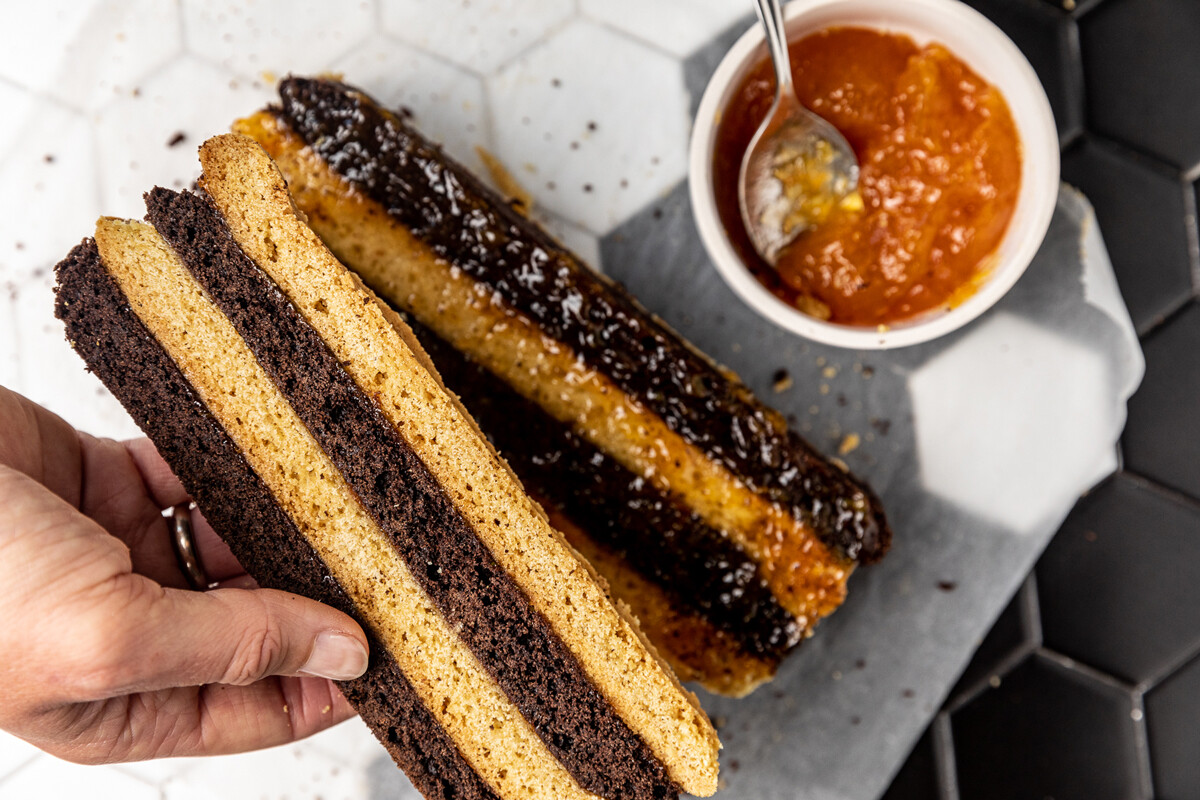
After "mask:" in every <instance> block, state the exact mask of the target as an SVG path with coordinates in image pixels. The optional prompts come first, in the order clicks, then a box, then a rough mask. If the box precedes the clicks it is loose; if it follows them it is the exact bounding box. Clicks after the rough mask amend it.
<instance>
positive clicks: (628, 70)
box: [487, 21, 688, 234]
mask: <svg viewBox="0 0 1200 800" xmlns="http://www.w3.org/2000/svg"><path fill="white" fill-rule="evenodd" d="M581 53H603V54H604V64H605V66H604V68H603V69H597V68H596V64H595V62H594V61H593V60H591V59H588V58H582V57H581V56H580V54H581ZM487 87H488V94H489V102H490V106H491V109H492V123H493V124H492V136H493V140H494V142H495V146H496V154H497V155H498V156H499V157H500V159H501V160H502V161H503V162H504V163H505V164H507V165H508V166H509V167H510V169H512V170H513V172H514V174H515V175H516V176H517V178H518V180H520V181H521V182H522V183H524V184H525V185H526V187H527V188H528V189H529V191H530V192H531V193H532V194H533V196H534V198H535V199H536V201H537V202H538V203H539V204H540V205H542V206H543V207H544V208H547V209H549V210H551V211H553V212H554V213H555V214H558V215H560V216H562V217H564V218H566V219H567V220H569V221H571V222H574V223H576V224H578V225H581V226H583V227H584V228H587V229H588V230H591V231H594V232H595V233H600V234H603V233H605V232H606V231H608V230H609V229H611V228H612V227H613V226H615V225H617V224H618V223H620V222H621V221H622V220H624V219H625V218H627V217H628V216H630V215H631V214H632V213H633V212H635V211H637V210H638V209H640V208H642V207H643V206H644V205H646V204H647V203H649V202H650V201H651V200H653V199H655V198H657V197H660V196H662V195H663V194H664V193H665V192H666V191H668V190H669V189H670V188H671V186H673V185H674V184H675V183H676V182H677V181H679V180H680V179H681V178H682V177H683V176H684V175H685V174H686V171H687V141H688V110H687V92H686V90H685V88H684V83H683V74H682V71H681V67H680V64H679V62H678V61H677V60H676V59H673V58H670V57H668V56H666V55H663V54H662V53H659V52H656V51H654V50H651V49H650V48H648V47H646V46H645V45H642V44H639V43H637V42H635V41H633V40H632V39H629V38H628V37H626V36H623V35H621V34H618V33H615V32H613V31H612V30H610V29H609V28H607V27H605V26H602V25H598V24H596V23H593V22H589V21H576V22H572V23H570V24H569V25H567V26H566V27H564V28H563V29H562V30H560V31H558V32H557V33H555V34H554V35H553V36H551V37H550V38H549V40H548V41H547V42H546V43H545V44H542V45H539V46H537V47H535V48H534V49H532V50H530V51H529V52H528V53H526V54H525V55H523V56H521V57H520V58H518V59H516V60H515V61H513V62H512V63H510V64H508V65H507V66H505V67H504V68H503V69H502V70H500V71H499V72H498V73H497V74H496V75H495V76H493V77H491V78H489V79H488V81H487ZM649 109H653V113H648V110H649Z"/></svg>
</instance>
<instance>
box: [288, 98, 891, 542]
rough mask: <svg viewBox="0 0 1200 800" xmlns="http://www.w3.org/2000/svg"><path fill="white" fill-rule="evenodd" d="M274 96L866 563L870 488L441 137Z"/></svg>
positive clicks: (884, 530) (886, 532)
mask: <svg viewBox="0 0 1200 800" xmlns="http://www.w3.org/2000/svg"><path fill="white" fill-rule="evenodd" d="M280 94H281V97H282V105H281V107H280V108H279V109H277V112H276V113H278V114H279V115H280V116H281V117H282V118H283V119H284V120H285V121H286V123H287V125H288V126H289V127H290V128H291V129H292V130H294V131H295V132H296V133H298V134H299V135H300V136H301V137H302V138H303V139H304V140H305V141H306V142H307V143H308V145H309V146H311V147H312V148H313V149H314V150H315V151H316V152H317V153H319V154H320V155H321V156H322V158H324V159H325V161H326V162H327V163H328V164H329V166H330V167H331V168H332V169H333V170H334V171H336V172H337V173H338V174H340V175H342V176H343V177H344V178H345V179H346V180H347V181H349V182H350V183H351V184H353V185H354V186H356V187H357V188H359V189H360V190H361V191H363V192H364V193H365V194H366V195H368V196H369V197H371V198H372V199H374V200H375V201H376V202H378V203H380V204H381V205H382V206H383V207H384V208H385V209H386V210H387V212H388V213H389V214H390V215H392V216H393V217H394V218H395V219H396V220H398V221H399V222H401V223H402V224H404V225H405V226H406V227H407V228H409V229H410V230H411V231H412V232H413V234H414V235H416V236H417V237H418V238H420V239H421V240H423V241H424V242H425V243H426V244H427V245H428V246H429V247H430V248H431V249H432V250H433V251H434V252H436V253H437V254H438V255H440V256H442V257H444V258H446V259H448V260H449V261H451V262H452V263H453V264H455V266H457V267H459V268H460V269H462V270H463V271H464V272H465V273H466V274H468V275H470V276H471V277H472V278H473V279H474V280H476V281H478V282H480V283H482V284H484V285H486V286H488V287H489V288H490V289H491V290H492V291H494V292H496V293H498V294H499V295H500V296H501V297H502V298H503V299H504V301H505V302H507V303H508V304H510V305H511V306H512V307H513V308H514V309H516V310H517V311H519V312H520V313H522V314H524V315H527V316H528V317H529V318H530V319H533V320H535V321H536V322H537V324H538V325H540V326H542V328H543V329H544V330H545V331H546V332H547V333H548V334H549V335H551V336H553V337H554V338H556V339H558V340H559V341H561V342H563V343H565V344H567V345H568V346H569V347H571V348H572V349H573V350H574V351H575V352H576V353H577V354H578V355H579V357H581V358H582V359H583V360H584V361H585V362H586V363H587V364H588V365H589V366H590V367H591V368H593V369H595V370H597V371H598V372H600V373H602V374H604V375H606V376H607V377H608V378H609V379H611V380H612V381H613V382H614V383H616V384H617V385H618V386H620V387H621V389H622V390H623V391H625V392H627V393H628V394H629V395H631V396H632V397H634V398H636V399H637V400H638V401H640V402H642V403H644V404H645V405H646V406H647V407H648V408H650V409H652V410H653V411H654V412H655V413H656V414H658V415H660V416H661V417H662V419H663V420H664V421H666V423H667V425H668V426H669V427H670V428H671V429H672V430H673V431H676V432H677V433H679V434H680V435H682V436H684V437H685V438H686V439H687V440H688V441H690V442H692V443H693V444H695V445H696V446H698V447H700V448H701V449H703V450H704V451H705V452H706V453H707V454H708V455H709V457H710V458H712V459H714V460H715V461H717V462H718V463H721V464H723V465H724V466H725V467H726V468H728V469H729V470H730V471H731V472H733V473H734V474H736V475H737V476H738V477H739V478H741V479H742V480H743V481H745V482H746V483H747V484H748V485H749V486H751V487H752V488H754V489H755V490H756V491H759V492H761V493H763V494H764V495H765V496H766V497H768V498H770V499H771V500H772V501H774V502H776V503H778V504H780V505H781V506H782V507H783V508H786V509H788V510H789V511H790V512H791V513H793V514H794V515H795V516H796V517H797V518H798V519H802V520H804V521H805V522H807V523H808V524H809V525H811V526H812V528H813V529H814V530H815V531H816V532H817V535H818V536H820V537H821V538H822V540H823V541H825V542H826V544H828V545H829V546H830V547H833V548H836V549H837V550H838V551H839V552H841V553H842V554H844V556H845V557H847V558H849V559H852V560H857V561H860V562H863V563H871V562H873V561H877V560H878V559H879V558H881V557H882V555H883V554H884V553H885V552H886V550H887V547H888V545H889V542H890V537H891V532H890V529H889V528H888V526H887V523H886V520H885V519H884V517H883V514H882V511H881V510H880V507H879V504H878V501H877V500H876V499H875V498H874V496H873V495H872V494H871V493H870V490H869V489H867V488H866V487H865V486H863V485H861V484H859V483H858V482H857V481H855V480H854V479H853V478H852V477H850V476H849V475H847V474H846V473H843V472H842V471H841V470H839V469H837V468H836V467H834V466H832V465H831V464H829V463H828V462H826V461H824V460H823V459H822V458H821V457H820V456H819V455H818V454H817V453H816V452H815V451H813V450H812V449H811V448H810V447H809V446H808V444H807V443H806V442H804V441H803V439H801V438H800V437H799V436H798V435H797V434H795V433H794V432H791V431H789V430H788V429H787V428H786V425H785V424H784V423H783V421H782V420H781V419H780V418H779V416H778V415H777V414H776V413H774V412H772V411H770V410H769V409H767V408H766V407H765V406H763V405H762V404H761V403H760V402H759V401H757V400H756V399H755V398H754V397H753V396H752V395H751V394H750V392H749V391H748V390H747V389H746V388H745V387H744V386H743V385H742V384H740V383H739V382H737V381H736V380H732V379H730V378H729V377H727V376H726V375H725V374H724V373H722V372H721V371H720V370H719V369H718V368H716V367H715V366H714V365H713V364H711V363H710V362H709V361H708V360H706V359H705V358H704V357H702V356H701V355H699V354H698V353H696V352H695V351H693V350H691V349H690V348H688V347H687V346H685V345H684V344H683V343H682V342H681V341H680V340H679V339H678V338H677V337H675V336H674V335H672V334H671V333H670V332H669V331H667V330H666V328H665V327H664V326H663V325H662V324H661V323H659V322H658V321H657V320H655V319H654V318H653V317H652V316H651V315H650V314H649V313H648V312H646V311H645V310H644V309H643V308H642V307H641V306H640V305H639V304H638V303H637V302H636V301H635V300H634V299H633V298H632V297H631V296H630V295H629V294H628V293H627V292H625V291H624V290H623V289H621V288H620V287H619V286H616V285H614V284H611V283H609V282H606V281H603V280H601V279H600V278H598V277H597V276H596V275H594V274H593V273H591V272H590V271H588V270H587V269H586V268H584V267H582V266H581V265H580V264H579V263H578V262H577V261H576V260H575V259H574V257H573V256H571V255H570V254H569V253H567V252H566V251H564V250H562V249H561V248H560V247H559V246H558V245H557V244H556V243H554V242H553V240H551V239H550V237H549V236H547V235H546V234H545V233H544V232H543V231H541V230H540V229H539V228H538V227H537V226H536V225H534V224H532V223H530V222H529V221H527V220H526V219H524V218H523V217H521V216H520V215H519V214H517V213H516V212H514V211H513V210H512V209H511V208H509V207H508V205H507V204H506V203H505V202H504V201H503V199H502V198H500V197H498V196H497V195H495V194H494V193H493V192H491V191H490V190H489V189H487V188H486V187H484V186H483V185H482V184H480V183H479V182H478V181H477V180H476V179H475V178H474V177H472V176H471V175H470V174H469V173H468V172H467V171H466V170H465V169H462V168H461V167H459V166H458V165H457V164H455V163H454V162H453V161H452V160H451V159H449V158H448V157H446V156H445V155H444V154H443V153H442V152H441V151H440V149H438V148H436V147H434V146H432V145H431V144H429V143H428V142H427V141H425V140H424V139H423V138H422V137H421V136H420V135H419V134H417V133H416V132H415V131H413V130H412V129H411V128H409V127H408V126H406V125H405V124H404V123H403V122H402V121H401V120H399V119H398V118H397V117H396V116H395V115H392V114H389V113H387V112H385V111H383V110H382V109H380V108H379V107H378V106H376V105H375V104H374V103H372V102H371V101H370V100H368V99H367V98H365V97H364V96H363V95H361V94H360V93H358V92H356V91H354V90H352V89H349V88H348V87H346V86H344V85H342V84H340V83H337V82H335V81H330V80H311V79H301V78H289V79H286V80H285V81H283V82H282V84H281V87H280Z"/></svg>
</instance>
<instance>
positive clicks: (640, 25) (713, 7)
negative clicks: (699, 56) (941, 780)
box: [579, 0, 752, 58]
mask: <svg viewBox="0 0 1200 800" xmlns="http://www.w3.org/2000/svg"><path fill="white" fill-rule="evenodd" d="M579 7H580V9H581V10H582V11H583V13H585V14H587V15H588V16H590V17H592V18H593V19H596V20H598V21H600V22H604V23H606V24H608V25H611V26H613V27H614V28H616V29H618V30H621V31H625V32H626V33H629V34H632V35H634V36H636V37H638V38H639V39H641V40H642V41H645V42H648V43H649V44H652V45H654V46H655V47H658V48H661V49H663V50H666V51H667V52H668V53H671V54H672V55H675V56H679V57H681V58H682V57H683V56H688V55H691V54H692V53H693V52H695V51H696V50H697V49H698V48H699V47H701V46H702V45H705V44H708V42H709V41H711V40H712V38H713V37H714V36H716V35H717V34H718V33H721V32H722V31H724V30H725V29H726V28H728V27H729V26H730V25H731V24H732V23H733V22H734V21H735V20H736V19H738V18H739V17H744V16H745V15H746V14H747V13H752V11H751V5H750V4H749V3H747V2H745V0H654V2H650V3H647V2H645V0H579Z"/></svg>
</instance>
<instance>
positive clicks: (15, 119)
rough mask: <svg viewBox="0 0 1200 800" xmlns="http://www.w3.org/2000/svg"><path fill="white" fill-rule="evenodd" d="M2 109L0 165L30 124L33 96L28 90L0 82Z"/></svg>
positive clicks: (0, 103) (0, 106) (0, 104)
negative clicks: (9, 149)
mask: <svg viewBox="0 0 1200 800" xmlns="http://www.w3.org/2000/svg"><path fill="white" fill-rule="evenodd" d="M0 108H3V109H4V114H3V115H2V116H0V163H3V162H4V157H5V156H6V155H7V154H8V148H9V147H11V146H12V145H13V144H15V143H16V141H17V140H18V139H19V138H20V136H21V131H23V130H25V126H26V125H27V124H29V114H30V112H31V111H32V109H33V95H31V94H30V93H29V91H28V90H27V89H22V88H20V87H18V86H13V85H12V84H9V83H3V82H0Z"/></svg>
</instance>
